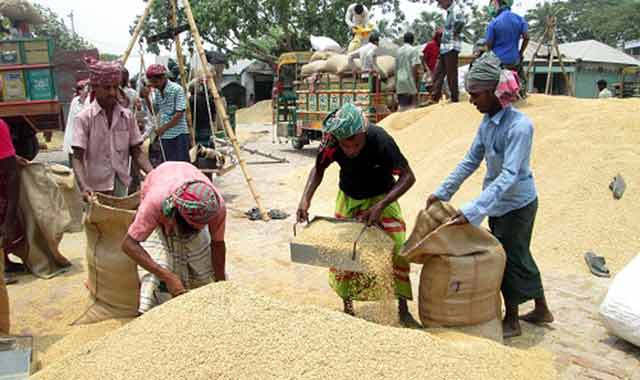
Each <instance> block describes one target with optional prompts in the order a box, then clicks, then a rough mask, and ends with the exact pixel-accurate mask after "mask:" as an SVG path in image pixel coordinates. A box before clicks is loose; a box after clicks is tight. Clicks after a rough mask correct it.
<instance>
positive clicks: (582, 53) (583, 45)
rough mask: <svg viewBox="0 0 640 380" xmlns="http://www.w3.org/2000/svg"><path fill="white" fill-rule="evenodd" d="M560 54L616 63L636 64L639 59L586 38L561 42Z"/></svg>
mask: <svg viewBox="0 0 640 380" xmlns="http://www.w3.org/2000/svg"><path fill="white" fill-rule="evenodd" d="M559 47H560V52H561V53H562V55H565V56H567V57H570V58H573V59H576V60H578V59H580V60H582V61H586V62H600V63H617V64H622V65H629V66H638V65H640V61H638V60H637V59H635V58H633V57H632V56H630V55H628V54H626V53H625V52H622V51H620V50H618V49H616V48H613V47H611V46H609V45H607V44H604V43H602V42H600V41H596V40H586V41H578V42H569V43H565V44H561V45H560V46H559Z"/></svg>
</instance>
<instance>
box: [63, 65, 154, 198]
mask: <svg viewBox="0 0 640 380" xmlns="http://www.w3.org/2000/svg"><path fill="white" fill-rule="evenodd" d="M87 66H88V69H89V82H90V84H91V88H92V89H93V91H94V93H93V94H92V98H93V97H95V101H92V103H91V104H89V105H88V106H86V107H85V108H84V109H83V110H82V111H81V112H80V113H79V114H78V115H77V116H76V119H75V125H74V130H73V142H72V147H73V171H74V173H75V176H76V179H77V181H78V185H79V186H80V191H81V192H82V193H83V195H84V198H85V200H88V199H89V198H90V197H91V196H92V194H93V192H101V193H105V194H108V195H113V196H116V197H124V196H127V193H128V191H127V190H128V187H129V184H130V182H131V176H130V175H129V158H130V157H133V159H134V160H135V161H136V163H137V164H138V165H139V167H140V168H141V169H142V170H143V171H144V172H145V173H148V172H150V171H151V170H152V169H153V168H152V167H151V163H149V160H148V159H147V158H146V157H145V156H144V154H143V153H142V149H141V145H142V136H141V135H140V129H138V126H137V124H136V119H135V116H134V115H133V114H132V113H131V111H130V110H128V109H126V108H123V107H122V106H121V105H120V104H119V103H118V94H119V91H120V79H121V75H122V65H121V64H120V63H118V62H101V61H96V60H87ZM92 100H93V99H92Z"/></svg>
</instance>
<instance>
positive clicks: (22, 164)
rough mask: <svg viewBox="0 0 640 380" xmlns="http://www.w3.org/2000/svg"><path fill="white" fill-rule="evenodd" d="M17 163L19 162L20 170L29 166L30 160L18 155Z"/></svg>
mask: <svg viewBox="0 0 640 380" xmlns="http://www.w3.org/2000/svg"><path fill="white" fill-rule="evenodd" d="M16 162H17V164H18V167H19V168H24V167H26V166H27V165H29V160H27V159H26V158H24V157H20V156H17V155H16Z"/></svg>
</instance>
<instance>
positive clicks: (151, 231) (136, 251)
mask: <svg viewBox="0 0 640 380" xmlns="http://www.w3.org/2000/svg"><path fill="white" fill-rule="evenodd" d="M226 216H227V211H226V208H225V205H224V199H223V198H222V196H221V195H220V193H219V192H218V190H217V189H216V188H215V187H214V186H213V184H212V183H211V181H210V180H209V179H208V178H207V177H206V176H205V175H204V174H202V173H201V172H200V171H199V170H198V169H197V168H196V167H195V166H193V165H191V164H189V163H186V162H179V161H168V162H165V163H163V164H161V165H160V166H158V167H157V168H155V169H154V170H153V171H151V173H149V174H148V175H147V177H146V179H145V181H144V183H143V184H142V192H141V198H140V207H139V208H138V212H137V213H136V217H135V219H134V221H133V223H132V224H131V226H130V227H129V231H128V233H127V237H126V238H125V240H124V242H123V243H122V250H123V251H124V252H125V253H126V254H127V255H129V257H131V259H132V260H133V261H135V262H136V263H137V264H138V266H139V276H140V306H139V309H138V311H139V312H140V313H141V314H142V313H145V312H147V311H149V310H150V309H151V308H153V307H154V306H156V305H158V304H161V303H162V302H164V301H166V300H167V299H169V298H171V297H176V296H179V295H180V294H182V293H184V292H186V291H188V290H190V289H194V288H197V287H199V286H202V285H206V284H207V283H210V282H211V281H224V280H225V279H226V276H225V260H226V252H227V250H226V245H225V240H224V232H225V223H226Z"/></svg>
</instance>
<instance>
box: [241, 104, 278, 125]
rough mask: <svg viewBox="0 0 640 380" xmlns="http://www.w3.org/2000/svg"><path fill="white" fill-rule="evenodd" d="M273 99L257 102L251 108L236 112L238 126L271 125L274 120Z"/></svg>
mask: <svg viewBox="0 0 640 380" xmlns="http://www.w3.org/2000/svg"><path fill="white" fill-rule="evenodd" d="M272 110H273V105H272V102H271V99H269V100H263V101H261V102H257V103H256V104H254V105H252V106H251V107H246V108H241V109H239V110H237V111H236V124H271V121H272V119H273V116H272V115H273V111H272Z"/></svg>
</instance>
